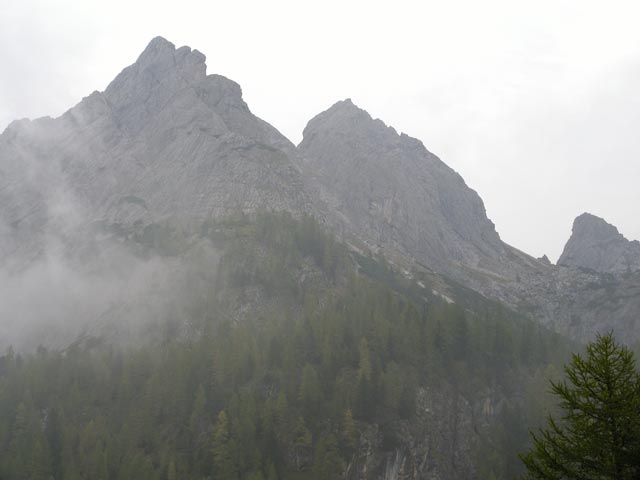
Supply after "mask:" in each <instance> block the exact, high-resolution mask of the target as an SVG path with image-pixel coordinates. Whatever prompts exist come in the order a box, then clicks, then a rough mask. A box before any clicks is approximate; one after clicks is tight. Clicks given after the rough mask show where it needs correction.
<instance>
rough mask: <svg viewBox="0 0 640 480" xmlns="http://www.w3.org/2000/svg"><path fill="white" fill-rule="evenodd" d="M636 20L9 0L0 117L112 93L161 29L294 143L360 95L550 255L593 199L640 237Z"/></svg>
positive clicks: (379, 5)
mask: <svg viewBox="0 0 640 480" xmlns="http://www.w3.org/2000/svg"><path fill="white" fill-rule="evenodd" d="M639 19H640V4H638V2H636V1H609V2H606V3H605V2H601V1H598V2H596V1H585V0H575V1H563V0H553V1H549V0H543V1H536V2H531V1H528V2H520V1H514V0H511V1H490V0H484V1H481V2H478V1H474V0H469V1H446V2H444V1H438V2H435V1H434V2H431V1H415V2H409V1H398V0H396V1H393V2H391V1H388V2H378V1H375V0H369V1H349V2H347V1H345V0H343V1H329V0H323V1H322V2H305V1H300V0H298V1H268V2H267V1H259V0H258V1H231V0H226V1H215V0H209V1H186V0H182V1H179V2H178V1H174V2H163V1H159V0H143V1H135V2H134V1H133V0H110V1H108V2H105V1H101V2H92V1H81V2H80V1H77V0H57V1H44V0H21V1H13V0H0V65H2V71H1V72H0V130H2V129H4V127H5V126H6V125H7V124H8V123H9V122H10V121H11V120H12V119H15V118H21V117H37V116H42V115H52V116H57V115H59V114H61V113H62V112H63V111H64V110H66V109H67V108H69V107H70V106H72V105H73V104H75V103H77V102H78V101H79V100H80V99H81V98H82V97H83V96H86V95H88V94H89V93H91V91H93V90H103V89H104V88H105V87H106V85H107V84H108V83H109V81H110V80H111V79H113V77H115V75H116V74H117V73H118V72H119V71H120V70H121V69H122V68H124V67H125V66H126V65H128V64H130V63H132V62H133V61H134V60H135V59H136V57H137V56H138V54H139V53H140V52H141V51H142V49H143V48H144V47H145V46H146V44H147V43H148V42H149V40H150V39H151V38H152V37H154V36H156V35H162V36H164V37H165V38H167V39H168V40H170V41H172V42H173V43H175V44H176V45H178V46H180V45H189V46H191V47H193V48H197V49H198V50H200V51H202V52H203V53H204V54H206V55H207V65H208V71H209V73H220V74H222V75H225V76H227V77H229V78H231V79H233V80H235V81H237V82H238V83H240V85H241V86H242V88H243V91H244V98H245V100H246V101H247V103H248V104H249V106H250V108H251V109H252V111H253V112H254V113H255V114H257V115H258V116H260V117H261V118H263V119H264V120H266V121H268V122H269V123H271V124H272V125H274V126H275V127H277V128H278V129H279V130H280V131H282V133H284V134H285V135H286V136H287V137H289V138H290V139H291V140H292V141H293V142H294V143H298V142H299V141H300V139H301V136H302V130H303V128H304V126H305V124H306V122H307V121H308V120H309V119H310V118H311V117H313V116H314V115H315V114H317V113H319V112H320V111H322V110H325V109H326V108H328V107H329V106H330V105H331V104H333V103H334V102H335V101H337V100H340V99H344V98H346V97H351V98H352V99H353V101H354V103H356V104H357V105H359V106H360V107H362V108H364V109H366V110H367V111H369V113H371V114H372V115H373V116H374V117H379V118H381V119H383V120H384V121H385V122H386V123H387V124H390V125H392V126H394V127H395V128H396V129H397V130H399V131H403V132H406V133H408V134H409V135H412V136H414V137H417V138H419V139H421V140H422V141H423V142H424V143H425V145H426V146H427V148H429V149H430V150H431V151H433V152H434V153H436V154H437V155H439V156H440V157H441V158H442V159H443V160H444V161H445V162H446V163H447V164H449V165H450V166H452V167H453V168H454V169H456V170H457V171H458V172H459V173H460V174H462V176H463V177H464V178H465V180H466V181H467V183H468V184H469V185H470V186H471V187H472V188H474V189H475V190H477V191H478V192H479V194H480V195H481V197H482V198H483V199H484V201H485V205H486V207H487V211H488V214H489V217H490V218H491V219H492V220H493V221H494V223H495V224H496V227H497V229H498V232H499V233H500V234H501V236H502V238H503V239H504V240H505V241H507V242H508V243H510V244H512V245H514V246H516V247H518V248H520V249H522V250H525V251H526V252H528V253H531V254H533V255H536V256H539V255H542V254H543V253H547V254H549V255H550V257H552V259H554V260H555V259H556V258H557V256H558V255H559V254H560V252H561V250H562V247H563V245H564V242H565V241H566V240H567V238H568V236H569V234H570V230H571V223H572V221H573V218H574V217H575V216H577V215H578V214H580V213H582V212H583V211H589V212H591V213H594V214H596V215H599V216H602V217H604V218H606V219H607V220H608V221H609V222H610V223H613V224H615V225H616V226H617V227H618V228H619V229H620V231H621V232H622V233H624V234H625V235H626V236H627V238H636V239H637V238H640V216H639V215H638V206H639V205H640V188H638V181H639V180H640V134H639V132H638V127H640V90H639V89H638V85H640V29H639V28H638V21H639Z"/></svg>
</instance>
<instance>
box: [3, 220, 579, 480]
mask: <svg viewBox="0 0 640 480" xmlns="http://www.w3.org/2000/svg"><path fill="white" fill-rule="evenodd" d="M159 235H160V236H161V235H165V236H166V235H171V234H170V232H169V233H167V232H165V231H163V230H158V231H157V232H155V233H154V235H151V236H150V238H151V242H152V243H153V242H159V243H163V244H166V243H167V242H166V241H165V240H166V239H163V238H159V237H158V236H159ZM200 235H202V236H205V237H208V238H210V239H212V240H213V241H214V242H215V244H216V245H218V246H220V248H221V249H222V251H223V252H224V254H223V256H222V258H221V260H220V263H219V266H218V273H217V280H216V282H215V285H212V286H211V296H210V298H206V299H203V300H202V302H201V303H199V304H198V305H194V309H193V312H192V313H191V314H190V318H187V319H181V321H182V322H186V323H188V325H189V327H190V328H189V331H190V332H195V333H191V334H188V335H185V334H179V333H175V331H182V330H180V329H172V328H170V326H164V327H163V328H167V331H168V332H169V333H168V334H167V335H165V336H164V338H165V341H164V342H162V343H161V344H154V345H141V346H140V347H139V348H135V349H123V348H118V347H117V346H104V345H103V346H100V345H93V346H89V345H88V344H87V343H86V342H84V343H78V344H77V345H74V346H72V347H70V348H68V349H67V350H65V351H63V352H59V351H47V350H45V349H39V350H38V352H36V353H33V354H28V355H20V354H16V353H14V352H12V351H9V352H7V353H6V355H4V356H3V357H2V358H1V359H0V478H2V479H34V480H36V479H49V478H55V479H69V480H72V479H127V480H128V479H132V478H135V479H167V480H173V479H177V478H193V479H198V478H202V479H206V478H215V479H220V480H227V479H253V480H257V479H268V480H273V479H285V478H292V479H312V478H313V479H335V478H339V477H340V476H341V475H344V473H345V472H346V470H347V466H348V465H350V464H352V463H353V461H354V453H355V452H356V450H357V446H358V444H359V441H360V440H361V435H364V432H365V431H366V426H367V425H372V424H378V425H382V426H383V427H382V428H384V425H393V424H394V423H393V422H394V421H396V420H401V419H407V420H410V421H415V416H416V398H417V393H418V391H419V390H420V389H424V388H432V389H438V388H444V386H448V387H452V388H455V389H456V391H459V392H460V395H462V396H463V397H464V398H465V399H466V400H467V401H469V402H470V403H473V402H474V401H479V394H480V392H484V391H487V389H490V390H492V391H495V392H499V394H500V395H502V396H503V397H504V398H505V399H506V400H505V402H504V403H505V404H504V406H503V407H502V408H501V411H500V412H499V413H497V414H495V415H494V417H493V419H492V422H491V424H490V425H489V426H488V427H486V428H483V429H482V431H480V432H478V433H477V434H478V435H479V436H480V437H481V438H480V440H479V441H477V442H475V444H476V445H478V448H477V451H476V452H475V458H476V463H477V465H478V469H479V474H480V475H481V476H482V477H483V478H511V477H512V476H513V475H514V474H516V473H518V472H519V463H518V459H517V452H518V451H521V450H522V449H523V448H524V446H526V442H527V441H528V440H527V428H528V427H529V426H531V425H532V424H535V423H537V422H538V421H539V416H540V414H541V408H542V407H541V405H542V404H543V403H544V401H545V400H544V391H543V389H544V386H545V385H546V378H545V377H546V373H544V372H545V370H547V369H549V368H550V367H549V366H550V365H554V364H555V365H557V364H559V363H561V362H562V361H563V360H564V359H565V358H566V357H565V355H566V351H567V344H566V343H565V342H564V341H563V340H561V338H560V337H558V336H557V335H554V334H551V333H549V332H547V331H545V330H544V329H542V328H540V327H538V326H536V325H534V324H533V323H531V322H529V321H526V320H523V319H519V318H516V317H515V316H514V315H513V314H511V313H510V312H509V311H507V310H505V309H503V308H501V307H500V306H498V305H496V304H493V303H489V302H487V304H486V307H485V308H484V310H482V309H476V311H474V312H470V311H468V310H467V309H465V308H464V302H461V304H447V303H446V302H440V301H435V300H433V299H431V301H430V302H428V303H427V302H424V301H420V300H419V299H418V298H416V296H415V295H412V294H411V289H410V288H409V286H408V283H410V281H409V280H406V279H404V278H401V277H397V276H395V273H394V272H393V270H392V269H391V268H390V267H389V266H388V265H385V264H384V262H379V261H378V260H375V259H373V258H369V259H368V260H366V262H369V267H371V265H372V264H371V263H370V262H373V264H378V265H379V269H382V271H385V272H387V273H386V274H387V275H388V276H390V278H392V279H393V281H383V280H381V279H380V278H379V275H378V276H375V275H367V274H366V272H364V273H363V274H356V273H355V272H356V267H357V262H356V261H355V260H354V259H353V257H352V255H351V254H349V253H348V252H347V251H346V250H345V248H344V247H343V246H342V245H341V244H340V243H338V242H336V241H335V240H334V238H333V237H331V236H330V235H327V234H325V233H323V231H322V229H321V228H320V226H319V225H318V224H317V223H315V222H314V221H313V220H312V219H309V218H304V219H302V220H300V221H296V220H294V219H292V218H291V217H289V216H287V215H273V214H268V215H267V214H264V215H260V216H258V218H257V219H253V220H249V219H247V218H244V217H239V218H236V219H233V220H229V221H227V222H222V223H215V224H214V223H211V224H207V225H205V226H204V227H203V228H202V232H201V233H200ZM366 262H365V263H366ZM360 263H362V260H361V262H360ZM211 268H215V266H214V265H211ZM360 269H361V270H363V269H362V267H360ZM370 269H371V268H370ZM374 270H375V269H374ZM405 287H406V289H405ZM407 289H408V290H407ZM255 291H259V292H261V293H260V295H261V296H259V299H258V300H255V298H254V297H252V296H251V292H255ZM474 301H476V300H474ZM238 302H239V303H241V304H247V305H251V303H252V302H254V303H255V307H256V308H255V312H256V313H251V315H249V316H246V315H245V318H239V317H238V316H237V315H236V314H235V313H234V312H235V310H234V304H235V303H238ZM461 305H462V306H461ZM252 312H253V311H252ZM158 328H160V327H158ZM171 332H174V333H171ZM385 442H386V444H385V448H386V449H387V450H388V451H393V450H394V449H395V448H396V447H397V445H395V444H394V442H395V440H394V437H393V435H389V436H388V437H385Z"/></svg>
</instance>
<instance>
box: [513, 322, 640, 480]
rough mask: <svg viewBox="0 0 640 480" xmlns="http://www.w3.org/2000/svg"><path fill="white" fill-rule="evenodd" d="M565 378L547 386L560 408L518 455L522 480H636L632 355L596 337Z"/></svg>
mask: <svg viewBox="0 0 640 480" xmlns="http://www.w3.org/2000/svg"><path fill="white" fill-rule="evenodd" d="M565 372H566V377H567V378H566V380H564V381H562V382H557V383H556V382H551V391H552V393H553V394H554V395H556V396H557V397H559V400H560V401H559V406H560V407H561V408H562V410H563V415H562V418H561V419H560V420H555V419H554V418H553V417H552V416H549V418H548V425H547V428H546V429H541V430H540V431H539V432H538V433H537V434H536V433H532V438H533V443H534V445H533V449H532V450H531V451H529V452H528V453H526V454H524V455H522V456H521V459H522V461H523V462H524V464H525V466H526V468H527V472H526V476H525V477H524V478H526V479H553V480H560V479H567V480H573V479H575V480H596V479H597V480H604V479H612V480H613V479H615V480H626V479H638V478H640V376H639V375H638V372H637V371H636V368H635V361H634V358H633V353H632V352H631V351H630V350H629V349H628V348H627V347H626V346H624V345H620V344H618V343H616V342H615V340H614V338H613V336H612V334H611V333H610V334H608V335H602V336H598V337H597V339H596V340H595V341H594V342H592V343H590V344H589V345H588V346H587V349H586V357H585V358H583V357H582V356H581V355H578V354H574V355H573V357H572V360H571V362H570V364H569V365H567V366H566V367H565Z"/></svg>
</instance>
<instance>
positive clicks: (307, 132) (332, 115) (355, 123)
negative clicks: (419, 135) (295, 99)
mask: <svg viewBox="0 0 640 480" xmlns="http://www.w3.org/2000/svg"><path fill="white" fill-rule="evenodd" d="M316 135H320V136H324V135H342V136H351V137H353V138H354V140H357V139H361V140H364V141H367V142H374V141H377V142H378V143H379V144H380V145H384V146H388V145H389V144H394V145H396V146H397V147H403V148H410V149H413V148H418V149H421V150H424V151H426V148H425V146H424V145H423V143H422V142H421V141H420V140H418V139H416V138H412V137H410V136H408V135H406V134H404V133H403V134H398V132H397V131H396V129H395V128H393V127H392V126H389V125H387V124H385V123H384V122H383V121H382V120H380V119H378V118H376V119H374V118H373V117H372V116H371V115H370V114H369V113H368V112H367V111H366V110H364V109H362V108H360V107H358V106H357V105H356V104H354V103H353V101H352V100H351V99H350V98H347V99H345V100H341V101H339V102H336V103H334V104H333V105H332V106H331V107H329V108H328V109H327V110H325V111H324V112H321V113H319V114H318V115H316V116H315V117H313V118H312V119H311V120H310V121H309V122H308V123H307V126H306V127H305V129H304V131H303V133H302V136H303V142H304V141H305V139H307V140H309V139H310V138H311V137H315V136H316Z"/></svg>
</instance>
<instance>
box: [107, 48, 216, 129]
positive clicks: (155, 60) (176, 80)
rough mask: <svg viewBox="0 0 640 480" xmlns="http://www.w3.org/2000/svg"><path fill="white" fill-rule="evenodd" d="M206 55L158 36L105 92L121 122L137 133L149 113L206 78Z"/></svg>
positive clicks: (126, 127)
mask: <svg viewBox="0 0 640 480" xmlns="http://www.w3.org/2000/svg"><path fill="white" fill-rule="evenodd" d="M205 60H206V57H205V56H204V55H203V54H202V53H200V52H199V51H198V50H192V49H191V48H189V47H186V46H185V47H180V48H178V49H176V47H175V45H174V44H173V43H171V42H169V41H168V40H166V39H165V38H163V37H155V38H154V39H152V40H151V42H149V44H148V45H147V47H146V48H145V49H144V51H143V52H142V53H141V54H140V56H139V57H138V59H137V60H136V61H135V63H133V64H132V65H130V66H128V67H127V68H125V69H124V70H123V71H122V72H120V74H119V75H118V76H117V77H116V78H115V79H114V80H113V81H112V82H111V83H110V84H109V86H108V87H107V89H106V90H105V92H104V95H105V98H106V100H107V102H108V103H109V105H110V106H111V108H112V110H113V113H114V116H115V118H116V119H117V121H118V123H119V124H120V125H121V126H122V127H124V128H125V129H126V130H128V131H130V132H132V133H136V132H137V131H139V129H140V128H141V127H142V125H144V120H145V118H146V117H147V116H148V114H149V113H153V112H157V111H159V110H160V109H161V108H162V107H163V106H164V105H165V104H166V102H167V101H168V100H169V99H170V98H172V97H173V96H174V95H175V94H176V93H177V92H179V91H180V90H184V89H185V88H187V87H192V86H194V85H196V84H198V83H200V82H202V81H203V80H204V79H205V78H206V71H207V66H206V63H205Z"/></svg>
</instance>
